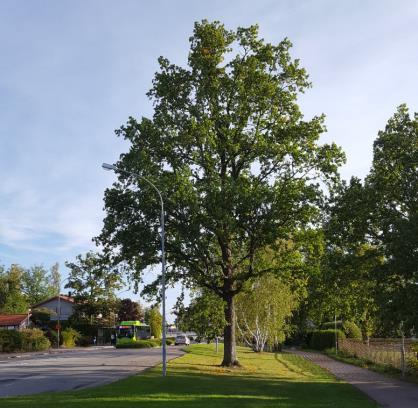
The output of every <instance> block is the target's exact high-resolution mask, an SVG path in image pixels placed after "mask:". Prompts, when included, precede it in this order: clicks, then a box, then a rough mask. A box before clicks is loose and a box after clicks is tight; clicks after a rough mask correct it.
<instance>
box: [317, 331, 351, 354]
mask: <svg viewBox="0 0 418 408" xmlns="http://www.w3.org/2000/svg"><path fill="white" fill-rule="evenodd" d="M335 335H337V338H338V339H345V334H344V332H343V331H341V330H338V329H337V330H336V331H335V330H331V329H327V330H314V331H313V332H312V337H311V341H310V344H309V346H310V347H311V348H313V349H316V350H325V349H327V348H331V347H335Z"/></svg>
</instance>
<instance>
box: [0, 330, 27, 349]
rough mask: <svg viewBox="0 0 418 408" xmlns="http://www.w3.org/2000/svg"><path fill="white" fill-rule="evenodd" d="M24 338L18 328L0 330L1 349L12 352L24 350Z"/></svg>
mask: <svg viewBox="0 0 418 408" xmlns="http://www.w3.org/2000/svg"><path fill="white" fill-rule="evenodd" d="M22 338H23V336H22V333H21V332H20V331H18V330H3V329H2V330H0V351H1V352H4V353H11V352H13V351H20V350H22Z"/></svg>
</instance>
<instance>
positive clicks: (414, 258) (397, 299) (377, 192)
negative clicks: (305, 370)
mask: <svg viewBox="0 0 418 408" xmlns="http://www.w3.org/2000/svg"><path fill="white" fill-rule="evenodd" d="M325 236H326V241H327V250H328V251H327V255H326V257H325V259H324V262H323V270H324V271H323V272H324V273H323V277H324V279H323V280H322V282H321V284H322V291H321V293H320V296H319V297H320V298H321V299H322V305H323V307H320V309H321V310H323V309H325V310H326V309H327V308H328V314H329V315H330V314H331V313H333V312H334V311H337V313H338V314H339V315H340V316H341V317H343V318H345V319H348V320H355V321H357V322H359V323H360V326H361V330H362V332H363V335H364V336H365V337H368V336H370V335H371V334H372V333H373V332H374V333H377V335H380V336H394V335H396V330H397V327H398V325H399V322H401V321H403V322H404V329H405V330H406V331H409V330H411V329H413V328H414V327H418V300H417V299H418V288H417V285H416V284H415V282H416V281H417V280H418V270H417V268H416V266H417V265H418V115H417V114H415V115H414V117H413V118H411V117H410V115H409V113H408V109H407V107H406V106H405V105H401V106H400V107H399V108H398V109H397V112H396V113H395V114H394V115H393V117H392V118H390V119H389V121H388V123H387V125H386V128H385V130H383V131H380V132H379V134H378V137H377V139H376V140H375V142H374V146H373V164H372V168H371V170H370V174H369V175H368V176H367V177H366V179H365V181H364V183H362V182H361V181H360V180H358V179H356V178H353V179H351V181H350V183H349V185H342V186H340V187H339V188H338V189H335V190H333V197H332V201H331V205H330V206H329V208H328V220H327V223H326V226H325Z"/></svg>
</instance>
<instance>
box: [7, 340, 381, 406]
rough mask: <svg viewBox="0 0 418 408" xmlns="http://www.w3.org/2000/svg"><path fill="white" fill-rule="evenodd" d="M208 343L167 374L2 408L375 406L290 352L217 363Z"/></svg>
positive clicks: (244, 353)
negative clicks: (224, 364)
mask: <svg viewBox="0 0 418 408" xmlns="http://www.w3.org/2000/svg"><path fill="white" fill-rule="evenodd" d="M221 357H222V351H221V350H220V351H219V353H218V354H216V353H215V351H214V346H213V345H195V346H190V347H189V348H188V353H187V354H186V355H185V356H183V357H181V358H178V359H176V360H173V361H171V362H170V363H169V366H168V377H166V378H162V377H161V368H160V367H156V368H154V369H152V370H149V371H147V372H145V373H143V374H138V375H135V376H132V377H129V378H126V379H124V380H120V381H117V382H115V383H113V384H110V385H106V386H102V387H97V388H91V389H87V390H82V391H74V392H65V393H48V394H39V395H34V396H29V397H16V398H8V399H0V406H1V407H2V408H7V407H14V408H20V407H42V408H43V407H45V408H49V407H51V408H52V407H54V408H57V407H58V408H66V407H76V408H77V407H79V408H96V407H97V408H107V407H109V408H110V407H112V408H119V407H124V408H127V407H141V408H142V407H143V408H163V407H165V408H180V407H182V408H191V407H198V408H206V407H216V408H222V407H228V408H235V407H236V408H247V407H248V408H250V407H251V408H258V407H289V408H290V407H291V408H298V407H300V408H302V407H304V408H305V407H307V408H309V407H315V408H320V407H330V408H331V407H333V408H334V407H338V408H351V407H352V408H354V407H355V408H368V407H376V406H377V405H376V404H374V403H373V402H371V401H370V400H368V399H367V397H366V396H364V395H363V394H361V393H360V392H358V391H357V390H356V389H354V388H353V387H352V386H350V385H348V384H345V383H341V382H339V381H338V380H336V379H335V378H334V377H333V376H331V375H330V374H329V373H328V372H326V371H324V370H322V369H321V368H319V367H318V366H316V365H314V364H312V363H310V362H308V361H306V360H304V359H303V358H301V357H299V356H295V355H290V354H270V353H261V354H257V353H253V352H252V351H250V350H248V349H245V348H240V349H239V359H240V362H241V364H242V367H237V368H231V369H229V368H222V367H220V366H219V363H220V361H221Z"/></svg>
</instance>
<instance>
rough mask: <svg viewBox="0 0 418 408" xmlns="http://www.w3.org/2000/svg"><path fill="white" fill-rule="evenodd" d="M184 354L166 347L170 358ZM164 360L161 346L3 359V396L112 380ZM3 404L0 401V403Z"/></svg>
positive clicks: (0, 383) (0, 365)
mask: <svg viewBox="0 0 418 408" xmlns="http://www.w3.org/2000/svg"><path fill="white" fill-rule="evenodd" d="M183 354H184V353H183V352H182V351H181V350H180V348H178V347H174V346H171V347H167V359H172V358H175V357H179V356H181V355H183ZM159 363H161V349H160V348H151V349H117V350H116V349H113V348H104V349H95V350H94V349H93V350H82V351H79V350H77V351H71V352H65V353H53V354H47V355H33V356H27V357H26V356H24V355H22V357H20V358H13V359H7V360H0V397H6V396H14V395H28V394H36V393H40V392H50V391H64V390H75V389H81V388H86V387H94V386H97V385H102V384H107V383H111V382H113V381H116V380H118V379H120V378H123V377H127V376H129V375H132V374H134V373H136V372H138V371H142V370H145V369H147V368H149V367H152V366H155V365H156V364H159ZM0 406H1V403H0Z"/></svg>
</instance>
